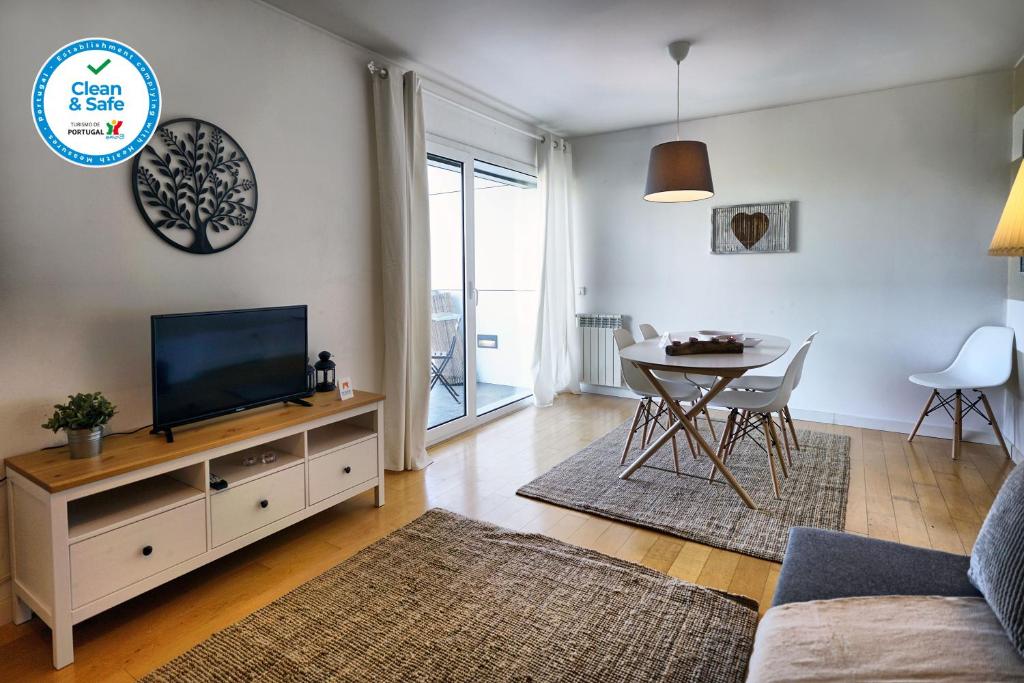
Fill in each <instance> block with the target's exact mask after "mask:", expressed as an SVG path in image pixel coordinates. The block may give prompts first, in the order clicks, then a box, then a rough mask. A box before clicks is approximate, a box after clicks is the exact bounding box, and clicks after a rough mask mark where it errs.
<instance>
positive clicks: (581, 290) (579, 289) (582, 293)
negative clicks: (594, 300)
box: [576, 287, 587, 296]
mask: <svg viewBox="0 0 1024 683" xmlns="http://www.w3.org/2000/svg"><path fill="white" fill-rule="evenodd" d="M576 293H577V294H579V295H580V296H586V295H587V288H586V287H577V288H576Z"/></svg>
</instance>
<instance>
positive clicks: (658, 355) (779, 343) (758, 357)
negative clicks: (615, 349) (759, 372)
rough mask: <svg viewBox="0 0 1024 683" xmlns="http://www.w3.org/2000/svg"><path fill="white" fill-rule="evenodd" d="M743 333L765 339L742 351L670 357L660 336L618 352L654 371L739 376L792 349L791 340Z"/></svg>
mask: <svg viewBox="0 0 1024 683" xmlns="http://www.w3.org/2000/svg"><path fill="white" fill-rule="evenodd" d="M744 334H745V335H746V336H748V337H756V338H758V339H761V340H763V341H762V342H761V343H760V344H758V345H757V346H750V347H746V348H744V349H743V353H695V354H690V355H687V356H670V355H668V354H667V353H665V349H664V348H662V346H661V339H647V340H645V341H642V342H637V343H636V344H633V345H632V346H630V347H629V348H627V349H624V350H623V351H622V352H620V354H619V355H620V356H621V357H622V359H623V360H628V361H632V362H633V363H635V364H637V365H641V366H644V367H648V368H651V369H652V370H669V371H671V372H692V373H693V374H696V375H718V376H721V377H739V376H740V375H742V374H743V373H744V372H746V371H747V370H751V369H753V368H759V367H762V366H764V365H768V364H769V363H772V362H774V361H777V360H778V359H779V358H782V357H783V356H784V355H786V351H788V350H789V340H788V339H786V338H785V337H777V336H775V335H771V334H761V333H759V332H744ZM695 336H697V333H696V332H672V338H673V339H687V338H689V337H695Z"/></svg>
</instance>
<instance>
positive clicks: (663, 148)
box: [644, 140, 715, 202]
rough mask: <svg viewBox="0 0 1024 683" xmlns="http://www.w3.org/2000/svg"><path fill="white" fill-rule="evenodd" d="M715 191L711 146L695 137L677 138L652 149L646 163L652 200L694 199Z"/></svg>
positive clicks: (712, 194)
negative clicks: (709, 152) (709, 147)
mask: <svg viewBox="0 0 1024 683" xmlns="http://www.w3.org/2000/svg"><path fill="white" fill-rule="evenodd" d="M714 194H715V186H714V184H713V183H712V182H711V164H710V163H709V162H708V146H707V145H705V144H704V143H703V142H698V141H696V140H676V141H674V142H665V143H662V144H660V145H656V146H655V147H653V148H652V149H651V160H650V162H649V163H648V165H647V189H646V191H645V192H644V199H646V200H647V201H649V202H694V201H697V200H698V199H707V198H708V197H713V196H714Z"/></svg>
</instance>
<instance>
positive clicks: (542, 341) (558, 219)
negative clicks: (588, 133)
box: [533, 139, 580, 406]
mask: <svg viewBox="0 0 1024 683" xmlns="http://www.w3.org/2000/svg"><path fill="white" fill-rule="evenodd" d="M537 156H538V166H539V171H540V188H541V192H542V193H543V197H544V261H543V266H542V273H541V283H540V306H539V309H538V312H537V337H536V342H535V346H534V357H533V358H534V361H533V362H534V365H533V400H534V402H535V403H536V404H537V405H538V406H547V405H551V402H552V401H553V400H554V398H555V394H557V393H560V392H564V391H570V392H572V393H574V394H578V393H579V391H580V382H579V376H580V357H579V355H580V352H579V342H578V332H577V331H576V284H575V280H574V278H573V256H572V197H571V195H570V187H571V184H572V150H571V149H570V148H569V145H568V144H567V143H566V142H565V141H564V140H558V139H554V140H552V139H546V140H543V141H541V142H540V144H539V145H538V155H537Z"/></svg>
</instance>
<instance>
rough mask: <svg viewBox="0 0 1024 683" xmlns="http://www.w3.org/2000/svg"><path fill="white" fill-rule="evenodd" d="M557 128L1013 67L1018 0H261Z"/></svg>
mask: <svg viewBox="0 0 1024 683" xmlns="http://www.w3.org/2000/svg"><path fill="white" fill-rule="evenodd" d="M270 2H271V3H272V4H274V5H276V6H278V7H280V8H281V9H284V10H286V11H288V12H290V13H292V14H294V15H297V16H299V17H301V18H303V19H306V20H307V21H309V22H311V23H314V24H317V25H319V26H322V27H323V28H326V29H327V30H329V31H331V32H333V33H336V34H338V35H340V36H342V37H344V38H347V39H349V40H351V41H353V42H356V43H358V44H360V45H363V46H364V47H367V48H369V49H371V50H373V51H375V52H377V53H380V54H381V55H383V56H385V57H391V58H394V59H400V60H405V61H408V62H413V63H416V64H419V65H422V66H424V67H426V69H427V73H426V75H427V76H428V77H429V76H431V75H432V74H433V75H437V74H441V75H443V76H445V77H446V78H447V79H451V80H452V81H455V82H457V83H458V84H461V85H463V86H467V87H468V88H469V89H472V90H475V91H478V92H479V93H482V94H484V95H486V96H488V97H489V98H493V99H494V100H497V101H498V102H500V103H502V104H504V105H507V106H509V107H512V108H514V109H517V110H519V111H521V112H523V113H525V114H526V115H528V117H530V118H531V119H532V120H533V122H535V123H538V124H540V125H543V126H544V127H547V128H550V129H552V130H554V131H556V132H560V133H563V134H566V135H582V134H588V133H595V132H601V131H608V130H617V129H622V128H631V127H635V126H642V125H648V124H653V123H663V122H666V121H670V120H672V119H673V118H674V117H675V101H674V98H675V64H674V63H673V62H672V60H671V59H670V58H669V56H668V51H667V49H666V46H667V45H668V43H669V42H671V41H673V40H676V39H680V38H684V39H688V40H691V41H693V48H692V50H691V51H690V56H689V58H688V59H687V60H686V61H685V62H683V69H682V74H683V118H696V117H702V116H709V115H713V114H723V113H730V112H738V111H746V110H750V109H760V108H763V107H770V106H775V105H780V104H789V103H793V102H802V101H807V100H814V99H820V98H824V97H833V96H837V95H847V94H853V93H858V92H865V91H868V90H877V89H880V88H888V87H893V86H898V85H906V84H910V83H919V82H924V81H930V80H937V79H941V78H948V77H952V76H961V75H967V74H973V73H979V72H983V71H990V70H994V69H1003V68H1010V67H1012V66H1013V65H1014V64H1015V63H1016V61H1017V59H1018V58H1019V57H1020V56H1021V54H1022V52H1024V0H633V1H628V0H619V1H613V0H270Z"/></svg>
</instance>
